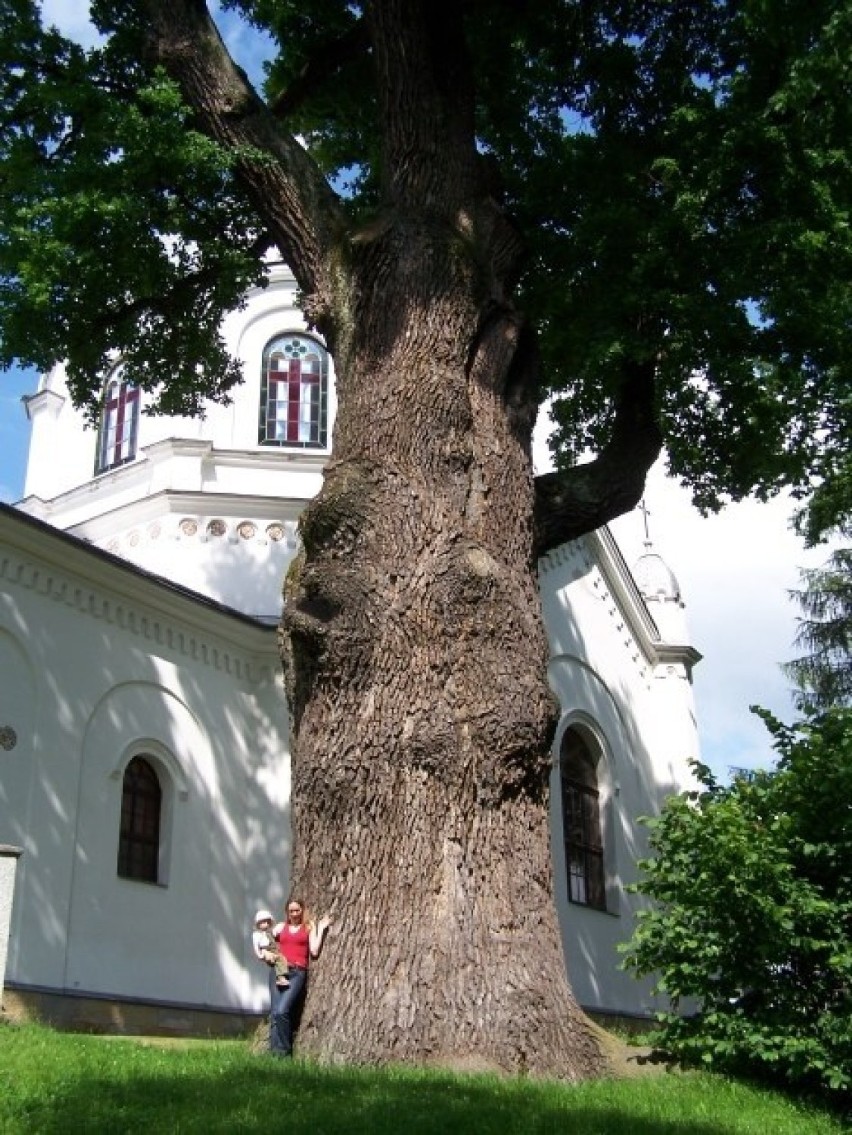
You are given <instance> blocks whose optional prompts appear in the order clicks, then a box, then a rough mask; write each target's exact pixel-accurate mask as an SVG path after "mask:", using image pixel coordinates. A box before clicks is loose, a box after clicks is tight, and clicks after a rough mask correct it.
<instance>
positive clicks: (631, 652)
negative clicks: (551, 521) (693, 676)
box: [540, 541, 697, 1014]
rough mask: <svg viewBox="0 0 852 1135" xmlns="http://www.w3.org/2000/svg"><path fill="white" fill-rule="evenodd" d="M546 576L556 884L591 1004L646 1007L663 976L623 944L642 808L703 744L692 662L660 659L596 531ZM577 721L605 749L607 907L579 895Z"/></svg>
mask: <svg viewBox="0 0 852 1135" xmlns="http://www.w3.org/2000/svg"><path fill="white" fill-rule="evenodd" d="M540 578H541V595H542V607H543V611H544V615H545V621H546V624H547V628H548V634H549V638H550V644H551V652H552V653H551V663H550V670H549V674H550V681H551V685H552V688H553V690H554V692H555V693H556V695H557V697H558V698H559V703H560V707H561V718H560V723H559V727H558V729H557V733H556V737H555V741H554V749H553V753H554V771H553V775H552V781H551V797H552V810H551V817H552V834H553V859H554V890H555V894H556V901H557V911H558V916H559V920H560V926H561V929H562V935H563V943H564V947H565V955H566V964H567V967H568V973H569V977H570V979H571V983H572V987H573V989H574V991H575V994H576V996H577V997H578V999H579V1001H580V1003H581V1004H582V1005H584V1006H586V1007H587V1008H595V1009H599V1010H601V1011H620V1012H633V1013H637V1014H646V1013H648V1012H651V1011H653V1010H654V1009H655V1008H656V1007H657V1006H656V1003H655V998H654V996H653V994H652V982H651V981H649V980H643V981H639V980H637V979H636V978H635V977H634V976H632V974H627V973H624V972H623V971H622V970H621V969H620V960H621V955H620V953H619V950H618V946H619V944H620V943H622V942H625V941H627V940H629V938H630V936H631V934H632V928H633V922H634V916H635V911H636V909H637V908H638V906H639V905H641V903H642V901H643V900H642V899H641V898H640V897H638V896H633V895H629V894H627V893H626V891H625V887H626V886H628V885H629V884H630V883H632V882H635V881H636V879H637V877H638V872H637V867H636V863H637V860H638V859H640V858H642V857H644V856H645V855H646V854H647V850H648V846H647V838H646V831H645V829H644V828H643V827H642V826H640V825H637V823H636V821H637V819H638V817H640V816H647V815H654V814H657V813H658V812H659V810H660V808H661V806H662V802H663V800H664V798H665V796H666V795H668V794H669V793H671V792H673V791H680V790H682V788H683V787H684V786H685V784H686V780H687V769H686V765H685V761H684V760H683V759H682V757H683V753H684V752H685V751H686V750H688V751H689V755H695V754H696V753H697V732H696V727H695V719H694V710H693V701H692V688H691V685H690V683H689V682H688V680H687V678H686V671H685V670H684V668H683V667H671V668H670V667H667V666H665V667H655V666H654V665H652V664H651V663H650V662H649V659H648V657H647V655H646V654H645V653H644V652H643V650H641V649H640V646H639V644H638V642H637V639H636V637H635V635H634V633H633V632H632V630H631V629H630V626H629V625H628V620H627V619H626V617H625V612H624V610H623V609H622V608H621V606H620V604H619V603H618V602H617V601H616V599H615V598H614V596H613V594H612V592H611V590H610V588H609V587H608V586H607V582H606V580H605V578H604V576H603V575H602V573H601V571H600V570H599V568H598V566H597V563H596V560H595V556H594V553H593V549H592V547H591V546H590V545H588V544H587V543H586V542H585V541H576V542H575V543H574V544H573V545H571V546H569V547H567V548H563V549H559V550H558V552H557V553H556V554H555V555H552V556H550V557H548V559H547V561H546V563H545V564H544V565H543V569H542V572H541V576H540ZM571 725H579V726H582V727H583V728H585V729H586V730H588V731H589V733H591V734H592V735H593V736H594V737H595V738H596V740H597V743H598V745H599V747H600V749H601V751H602V757H601V762H600V765H599V767H598V776H599V788H600V792H601V810H602V816H603V822H604V845H605V865H606V871H607V906H608V909H607V910H606V911H599V910H594V909H591V908H588V907H584V906H581V905H577V904H574V903H569V902H568V882H567V877H566V867H565V856H564V834H563V830H562V814H561V795H560V779H559V769H558V760H559V746H560V743H561V740H562V737H563V735H564V733H565V730H566V729H568V728H569V727H570V726H571Z"/></svg>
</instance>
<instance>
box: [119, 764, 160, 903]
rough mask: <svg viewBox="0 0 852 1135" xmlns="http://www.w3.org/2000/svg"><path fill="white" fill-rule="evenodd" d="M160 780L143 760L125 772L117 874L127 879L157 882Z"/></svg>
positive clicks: (129, 766) (130, 766) (130, 765)
mask: <svg viewBox="0 0 852 1135" xmlns="http://www.w3.org/2000/svg"><path fill="white" fill-rule="evenodd" d="M162 800H163V794H162V789H161V788H160V781H159V779H158V777H157V774H156V772H155V771H154V769H153V767H152V766H151V764H150V763H149V762H148V761H146V760H145V758H144V757H134V758H133V760H132V761H131V762H130V764H129V765H128V766H127V768H126V769H125V771H124V781H123V784H122V792H121V826H120V829H119V837H118V873H119V875H121V876H122V877H123V878H125V879H139V880H141V881H142V882H146V883H156V882H157V879H158V864H159V858H160V812H161V810H162Z"/></svg>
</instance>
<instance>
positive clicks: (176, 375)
mask: <svg viewBox="0 0 852 1135" xmlns="http://www.w3.org/2000/svg"><path fill="white" fill-rule="evenodd" d="M227 8H228V9H229V10H230V12H231V14H232V15H233V16H239V17H241V18H242V19H244V20H246V21H248V22H249V23H251V24H253V25H255V26H256V27H258V28H262V29H265V30H267V31H268V32H269V34H270V36H271V37H272V40H273V42H274V43H275V44H276V45H277V46H278V49H279V50H278V54H277V55H276V57H275V58H274V59H273V60H272V61H271V63H270V64H269V66H268V76H267V80H266V84H265V91H264V92H261V93H255V92H253V91H251V90H250V89H249V88H248V87H247V86H246V85H245V84H242V83H238V82H236V80H235V81H234V86H233V88H232V89H231V90H229V91H228V92H225V93H224V94H223V98H224V99H225V103H228V99H230V100H231V102H230V103H229V104H228V105H225V104H223V107H224V109H222V108H220V110H221V114H220V127H221V128H220V129H218V132H217V130H216V129H213V128H211V124H210V123H211V119H210V116H209V115H207V116H205V112H204V111H202V110H201V109H200V108H199V106H198V105H195V106H193V107H192V108H189V107H187V105H186V101H187V95H186V86H185V84H184V87H183V89H182V90H179V88H178V82H177V79H176V77H175V75H176V72H175V69H174V68H173V67H170V65H169V60H168V59H167V58H166V54H167V53H164V50H163V35H162V31H161V30H159V31H158V30H157V29H158V28H160V29H161V27H162V26H165V24H168V22H169V21H171V22H172V23H173V24H174V25H175V26H177V22H178V18H179V16H180V19H181V20H183V19H184V18H185V17H186V18H187V19H188V18H189V16H188V14H191V17H192V19H193V20H195V21H198V27H202V26H205V27H206V25H205V24H204V21H205V19H206V11H205V6H204V5H203V4H201V3H200V2H199V0H186V2H185V3H181V4H179V5H177V6H172V8H171V9H170V8H169V7H168V6H166V5H161V4H159V3H153V2H151V3H145V2H143V0H135V2H134V0H96V2H95V3H94V4H93V8H92V15H93V19H94V21H95V23H96V25H97V26H98V28H99V29H100V30H101V32H102V33H103V37H104V38H103V40H102V42H101V43H100V44H99V45H97V46H95V47H92V48H90V49H83V48H81V47H79V46H77V45H75V44H74V43H71V42H69V41H68V40H67V39H65V38H64V37H63V36H62V35H61V34H59V33H58V32H56V31H53V30H50V29H44V28H43V27H42V26H41V23H40V19H39V13H38V9H37V6H36V5H35V4H34V3H33V2H32V0H2V2H0V20H1V21H2V32H0V75H2V77H0V218H2V229H0V341H1V342H2V346H1V347H0V361H1V362H2V363H3V364H4V365H7V366H8V365H10V364H11V363H12V362H13V361H18V362H21V363H24V364H30V365H33V366H36V367H38V368H42V369H44V368H47V367H49V366H51V365H52V364H54V363H56V362H57V361H59V360H61V359H64V360H66V361H67V363H68V373H69V378H70V383H71V388H72V391H73V395H74V397H75V399H77V400H78V401H79V402H80V403H81V404H89V405H96V404H97V400H98V398H99V395H100V390H101V384H102V381H103V377H104V373H105V372H106V371H107V370H108V369H109V367H110V366H111V365H112V363H113V360H114V359H115V358H116V357H117V356H120V357H121V358H122V359H123V360H124V365H125V367H126V370H127V374H128V376H129V377H131V378H132V379H133V380H134V381H135V382H137V383H138V384H139V385H140V386H142V387H143V388H144V389H146V390H148V391H151V392H155V393H156V399H155V408H156V409H159V410H161V411H163V412H169V413H174V412H182V411H189V412H197V411H198V410H199V409H200V408H201V406H202V403H203V400H204V399H205V398H207V397H212V398H227V396H228V391H229V390H230V389H231V388H232V386H233V384H234V382H236V381H238V371H237V368H236V366H235V364H234V362H233V360H229V359H228V358H227V357H226V354H225V352H224V349H223V346H222V343H221V340H220V338H219V335H218V325H219V321H220V319H221V317H222V315H223V313H224V312H226V311H227V310H229V309H231V308H233V307H234V305H235V304H237V303H238V302H239V298H240V296H241V295H242V294H243V292H244V291H245V289H246V288H247V287H248V286H249V285H250V284H253V283H257V282H258V281H259V280H261V279H262V275H263V256H264V254H265V253H266V252H267V251H268V250H269V249H270V248H271V247H277V249H278V251H279V252H280V253H281V255H283V256H284V257H285V258H286V259H287V260H288V262H290V263H291V266H292V267H293V269H294V271H295V272H296V276H297V279H299V280H300V283H302V286H303V289H304V292H305V300H306V305H307V312H308V316H309V319H313V320H314V321H315V322H316V323H317V325H318V326H319V327H320V330H323V329H324V328H323V315H322V310H321V304H319V305H318V304H317V303H316V302H314V301H315V300H316V296H312V294H311V288H310V279H309V275H310V274H309V273H308V272H307V271H306V268H305V262H304V261H305V252H304V250H303V249H300V247H299V245H300V241H299V239H298V234H297V233H295V232H294V231H293V230H292V229H288V227H287V225H286V224H283V223H282V222H281V220H280V218H277V217H276V216H275V215H274V211H273V210H271V209H265V208H264V207H262V206H259V204H258V193H257V192H256V189H253V185H254V186H255V187H256V186H257V185H258V184H259V183H260V181H261V180H262V179H263V177H265V176H267V175H268V174H269V169H270V167H271V166H275V165H278V166H280V167H281V168H282V169H285V170H286V171H287V177H288V178H290V177H292V178H293V179H294V183H296V182H297V183H298V184H299V186H300V192H301V193H302V194H304V195H305V196H309V197H310V199H311V201H312V202H313V206H314V209H313V218H314V220H315V219H316V218H318V217H320V216H322V217H323V218H324V219H323V221H322V226H321V227H322V228H323V234H322V235H321V236H320V237H319V238H317V255H319V256H323V257H328V256H329V255H330V250H331V249H332V248H333V247H339V245H340V243H341V242H343V243H345V242H346V240H349V239H352V238H354V236H355V234H356V233H358V232H361V233H363V232H364V231H366V229H367V228H368V226H369V225H370V224H379V223H381V221H380V219H381V218H382V217H383V216H385V215H386V214H387V211H388V210H389V209H395V210H399V209H404V208H406V204H405V200H406V199H405V193H404V186H403V182H404V173H401V172H400V171H404V170H405V167H406V161H405V153H404V152H403V150H401V149H399V148H398V149H397V150H396V151H395V150H394V146H397V147H400V146H409V145H415V146H416V147H417V149H418V152H419V154H420V160H421V161H422V160H423V159H425V160H426V161H428V162H431V163H432V164H433V166H434V170H435V194H434V200H435V202H437V200H438V193H439V190H440V179H441V176H442V174H443V173H444V172H445V171H446V165H445V163H446V160H447V154H448V152H449V151H448V149H447V145H448V142H449V141H450V140H453V139H465V140H467V139H469V144H470V145H475V147H476V149H477V151H478V152H479V154H480V164H481V177H482V183H483V184H484V185H485V186H486V187H487V189H488V191H489V192H490V193H491V195H492V196H493V198H494V200H495V201H496V202H497V203H499V205H500V207H501V208H502V209H503V210H505V212H506V214H507V215H508V216H509V217H510V218H511V219H512V222H513V224H514V225H515V226H516V229H517V231H518V232H519V233H520V234H522V236H523V241H524V243H525V247H526V249H527V254H526V259H525V261H524V263H523V266H522V267H521V268H520V269H519V271H518V273H517V281H516V284H517V290H518V296H519V303H520V305H521V307H522V308H523V309H524V310H525V311H526V312H527V314H528V315H529V316H530V318H531V320H532V323H533V325H534V326H535V327H536V328H537V331H538V334H539V342H540V349H541V357H542V366H541V374H540V396H541V397H544V396H545V395H546V394H548V393H552V394H554V395H555V415H556V418H557V421H558V434H557V441H558V459H559V461H560V463H561V464H562V466H563V467H566V468H567V467H569V466H571V465H572V464H573V463H574V462H576V461H577V460H578V459H580V458H583V459H585V458H586V457H587V456H588V454H589V453H590V452H591V453H598V454H600V453H607V452H608V447H609V448H612V447H613V446H614V445H615V446H616V448H617V445H618V433H619V412H620V410H622V409H623V408H624V406H625V405H626V404H627V402H628V401H629V399H630V398H635V397H636V396H637V395H636V390H637V387H636V386H635V385H631V375H633V374H634V373H635V370H636V368H638V367H642V368H648V367H649V366H650V367H651V368H652V369H653V373H654V381H653V385H652V386H651V385H646V386H645V387H643V388H642V389H641V391H640V393H639V395H638V397H639V398H641V400H642V401H643V403H644V404H645V405H644V413H645V414H646V416H648V415H651V416H653V419H654V421H655V423H656V425H657V427H658V428H659V430H660V431H661V432H660V438H659V439H658V442H657V444H659V440H662V441H664V443H665V446H666V450H667V453H668V459H669V462H670V467H671V470H672V471H673V472H674V473H675V474H676V475H677V476H678V477H680V478H682V479H683V480H684V481H686V482H687V483H689V484H690V485H691V486H692V488H693V492H694V495H695V499H696V501H697V503H698V504H699V505H700V506H701V507H704V508H710V509H712V508H715V507H717V506H718V505H719V504H720V503H721V502H723V501H724V500H725V499H729V498H732V499H738V498H740V497H742V496H744V495H746V494H748V493H750V492H757V493H758V494H759V495H768V494H770V493H772V492H773V491H775V490H776V489H777V488H778V487H779V486H781V485H783V484H787V485H790V486H792V487H793V489H794V491H796V492H799V493H801V494H808V493H810V492H812V491H813V490H814V489H815V488H819V489H820V491H821V492H823V494H824V493H825V487H826V486H829V488H830V486H831V484H832V482H833V480H834V478H835V477H836V475H837V472H838V469H839V468H840V467H841V466H842V464H843V462H844V461H847V460H848V453H847V451H848V437H849V436H850V428H849V427H850V395H849V389H850V383H849V360H850V336H852V318H850V316H852V311H850V307H852V300H851V299H850V279H852V271H851V269H852V235H850V234H852V229H850V224H849V210H850V197H852V169H850V149H849V138H850V137H852V89H850V87H852V78H850V67H849V59H850V58H852V5H850V4H849V3H848V0H812V2H808V3H804V2H803V0H746V2H745V3H741V2H738V3H733V2H725V0H690V2H688V3H683V2H681V0H677V2H675V0H654V2H642V3H624V2H622V0H589V2H584V3H569V2H565V0H545V2H541V3H536V4H517V3H513V2H510V0H465V2H463V3H458V2H456V3H452V4H451V3H446V2H440V3H434V4H433V5H431V6H430V14H429V17H428V19H427V20H426V21H425V24H424V28H425V32H424V34H425V35H426V36H428V37H432V38H431V40H430V45H429V50H430V52H431V53H432V55H433V57H434V59H435V61H436V64H435V75H436V77H437V78H436V85H435V86H434V87H428V86H421V88H419V89H418V87H417V84H416V83H414V84H412V85H411V86H410V87H406V88H405V90H404V95H402V96H401V94H400V91H401V90H402V88H400V87H399V86H395V85H394V82H393V75H394V68H395V67H397V68H399V67H401V66H403V65H404V53H403V52H399V53H398V56H399V57H398V58H388V59H386V58H383V57H382V53H383V52H385V51H386V50H387V48H386V46H383V45H382V44H381V42H380V41H379V39H377V35H376V27H377V24H376V21H377V20H379V19H380V18H381V9H382V5H370V4H358V3H356V4H352V3H343V2H342V0H307V2H304V3H299V4H292V3H289V2H288V0H232V2H231V3H229V4H227ZM163 21H165V24H163ZM205 34H207V33H205ZM204 42H205V52H206V53H207V55H208V57H209V56H211V53H214V52H215V50H216V49H215V48H214V46H213V44H214V40H213V38H212V36H211V37H210V38H209V39H205V40H204ZM222 73H223V74H224V72H222ZM442 84H443V88H444V89H443V92H442ZM461 90H464V91H465V92H466V94H469V96H470V97H469V98H468V97H465V98H464V99H460V98H455V97H454V98H453V99H450V98H442V94H446V93H447V92H450V91H452V92H454V93H456V92H459V91H461ZM219 93H220V94H221V93H222V92H221V91H220V92H219ZM401 97H403V98H404V99H405V100H410V101H409V103H408V104H407V105H406V104H404V103H403V102H397V104H395V106H394V107H393V108H392V109H393V112H394V113H395V114H398V115H401V116H403V117H405V116H407V118H406V123H407V126H406V129H407V130H408V129H409V127H410V124H411V123H412V122H415V123H416V122H417V121H418V120H421V121H422V123H423V128H422V129H419V132H418V131H417V130H415V131H414V133H413V134H411V133H409V134H406V135H405V136H404V137H403V135H402V134H401V135H400V136H399V137H398V138H396V139H395V138H394V137H392V136H391V134H390V132H389V131H388V128H387V123H388V121H389V106H388V105H387V104H388V100H399V99H400V98H401ZM263 100H265V102H264V101H263ZM430 100H432V103H434V104H435V105H434V107H433V109H434V111H435V112H434V113H432V112H431V110H429V109H428V108H429V107H430ZM453 106H455V107H457V111H453V110H452V109H448V108H452V107H453ZM412 137H413V138H414V139H415V140H414V142H412ZM401 139H402V140H401ZM465 144H468V143H467V141H466V142H465ZM264 169H265V171H266V173H263V172H262V171H263V170H264ZM401 186H403V188H401ZM425 207H426V209H427V210H428V208H429V206H428V201H427V203H426V206H425ZM435 209H436V211H438V206H437V204H436V205H435ZM326 330H327V329H326ZM331 346H332V349H334V348H335V343H333V342H332V343H331ZM627 459H628V460H630V457H629V455H628V456H627ZM829 498H830V492H829ZM545 503H546V504H548V505H551V506H553V505H554V503H555V497H553V496H551V497H549V498H546V502H545ZM827 510H828V512H829V514H831V503H830V499H829V504H828V506H827ZM604 518H605V517H604ZM832 519H833V518H832V516H831V515H828V516H826V517H824V518H823V519H822V520H820V521H819V523H818V525H817V527H818V528H819V529H820V530H821V529H823V528H825V527H827V526H829V525H830V523H831V522H832Z"/></svg>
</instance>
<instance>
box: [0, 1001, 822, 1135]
mask: <svg viewBox="0 0 852 1135" xmlns="http://www.w3.org/2000/svg"><path fill="white" fill-rule="evenodd" d="M843 1130H844V1128H843V1126H842V1124H841V1123H840V1121H839V1120H837V1119H833V1118H831V1117H830V1116H829V1115H826V1114H822V1113H820V1112H816V1111H813V1110H808V1109H806V1108H804V1107H799V1106H797V1105H795V1104H794V1103H792V1102H790V1101H789V1100H787V1099H785V1098H784V1097H783V1096H781V1095H775V1094H773V1093H771V1092H764V1091H758V1090H755V1089H754V1088H750V1087H746V1086H744V1085H741V1084H736V1083H733V1082H731V1081H729V1080H725V1079H721V1078H719V1077H715V1076H705V1075H698V1074H688V1075H682V1074H666V1073H661V1074H660V1075H654V1076H644V1077H640V1078H637V1079H625V1080H618V1081H615V1080H610V1081H598V1082H596V1083H590V1084H582V1085H579V1086H570V1085H564V1084H556V1083H544V1082H537V1081H531V1080H512V1079H505V1080H504V1079H497V1078H494V1077H488V1076H454V1075H450V1074H449V1073H444V1072H436V1071H425V1070H417V1069H402V1068H389V1069H382V1070H374V1069H367V1068H326V1067H323V1068H320V1067H317V1066H315V1065H312V1064H307V1063H302V1062H300V1061H298V1060H296V1061H290V1062H286V1063H285V1062H281V1061H274V1060H272V1059H271V1058H270V1057H268V1056H266V1055H260V1056H256V1055H252V1054H251V1053H250V1051H249V1047H248V1044H247V1043H241V1042H235V1041H223V1042H215V1041H204V1042H186V1043H177V1044H170V1045H165V1046H163V1045H152V1044H145V1043H137V1042H135V1041H132V1040H127V1039H121V1040H119V1039H111V1038H106V1037H95V1036H79V1035H72V1034H68V1033H58V1032H53V1031H51V1030H49V1029H46V1028H41V1027H37V1026H31V1025H26V1026H20V1027H18V1026H13V1025H8V1024H7V1025H3V1026H0V1132H2V1133H4V1135H6V1133H16V1132H21V1133H22V1135H23V1133H24V1132H26V1133H27V1135H50V1133H53V1132H56V1133H57V1135H58V1133H59V1132H78V1131H79V1132H87V1133H91V1135H97V1133H99V1132H104V1133H107V1132H109V1133H110V1135H124V1133H129V1132H140V1133H141V1132H145V1133H146V1135H147V1133H153V1135H158V1133H160V1132H163V1133H169V1135H171V1133H178V1132H179V1133H190V1132H191V1133H196V1132H197V1133H198V1135H211V1133H216V1132H263V1133H265V1135H277V1133H278V1132H280V1133H281V1135H353V1133H354V1135H357V1133H359V1132H370V1133H375V1135H391V1133H393V1135H455V1133H459V1135H514V1133H517V1135H545V1133H550V1132H560V1133H562V1132H564V1133H565V1135H680V1133H682V1132H683V1133H685V1132H691V1133H693V1135H728V1133H730V1135H735V1133H736V1135H745V1133H747V1132H748V1133H753V1135H835V1133H837V1132H841V1131H843Z"/></svg>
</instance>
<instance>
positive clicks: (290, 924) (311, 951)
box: [269, 899, 331, 1056]
mask: <svg viewBox="0 0 852 1135" xmlns="http://www.w3.org/2000/svg"><path fill="white" fill-rule="evenodd" d="M285 914H286V919H285V921H284V923H283V924H282V925H281V926H280V927H279V928H277V929H278V933H277V935H276V937H277V941H278V948H279V950H280V951H281V954H282V956H283V957H285V958H286V959H287V964H288V967H289V968H288V973H287V977H288V979H289V982H290V984H289V985H288V986H286V987H285V988H283V989H281V988H279V989H277V990H276V992H275V994H274V995H273V1000H272V1013H271V1015H270V1021H269V1051H270V1052H271V1053H272V1054H273V1055H274V1056H292V1054H293V1034H294V1032H295V1029H296V1024H297V1022H298V1019H299V1013H300V1011H301V1008H302V1003H303V1002H304V1000H305V993H306V992H307V986H308V966H309V965H310V959H311V958H318V957H319V955H320V950H322V944H323V939H324V938H325V932H326V931H327V930H328V928H329V925H330V924H331V919H330V918H328V917H327V916H326V917H325V918H321V919H320V920H319V921H318V922H316V923H313V922H306V921H305V904H304V903H303V902H301V900H300V899H289V900H288V902H287V906H286V907H285Z"/></svg>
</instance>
